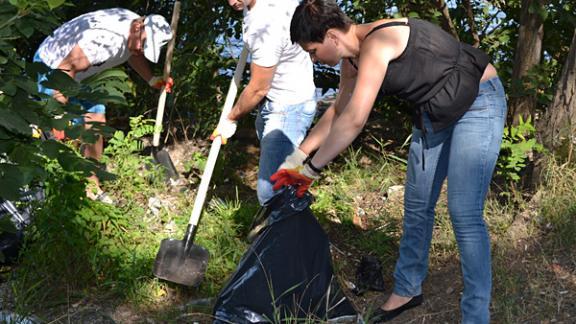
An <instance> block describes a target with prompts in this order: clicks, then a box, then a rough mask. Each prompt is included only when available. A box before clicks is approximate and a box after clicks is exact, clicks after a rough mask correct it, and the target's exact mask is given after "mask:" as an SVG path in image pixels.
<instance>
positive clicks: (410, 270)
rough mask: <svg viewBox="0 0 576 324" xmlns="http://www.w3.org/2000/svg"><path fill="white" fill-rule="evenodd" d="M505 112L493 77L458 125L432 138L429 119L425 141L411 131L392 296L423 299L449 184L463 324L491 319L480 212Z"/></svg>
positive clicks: (485, 241)
mask: <svg viewBox="0 0 576 324" xmlns="http://www.w3.org/2000/svg"><path fill="white" fill-rule="evenodd" d="M506 110H507V108H506V97H505V94H504V88H503V87H502V83H501V82H500V79H499V78H493V79H491V80H488V81H485V82H483V83H482V84H481V85H480V91H479V94H478V97H477V98H476V101H475V102H474V103H473V105H472V107H471V108H470V110H469V111H468V112H466V114H464V116H462V117H461V118H460V119H459V120H458V121H457V122H456V123H455V124H453V125H452V126H450V127H448V128H445V129H442V130H440V131H436V132H434V130H433V129H432V127H431V123H430V120H429V119H428V117H427V116H425V117H424V125H425V127H426V134H424V136H425V139H423V133H422V131H421V130H419V129H417V128H414V129H413V132H412V143H411V145H410V153H409V158H408V170H407V179H406V189H405V194H404V225H403V226H404V227H403V236H402V239H401V241H400V256H399V258H398V261H397V263H396V269H395V271H394V278H395V287H394V292H395V293H396V294H397V295H400V296H406V297H410V296H416V295H419V294H421V292H422V282H423V280H424V278H425V277H426V273H427V271H428V250H429V248H430V241H431V239H432V229H433V226H434V208H435V205H436V202H437V200H438V196H439V194H440V190H441V187H442V183H443V182H444V179H446V178H447V181H448V188H447V189H448V211H449V213H450V220H451V222H452V227H453V229H454V233H455V235H456V241H457V243H458V249H459V251H460V262H461V268H462V276H463V281H464V293H463V295H462V299H461V305H460V306H461V311H462V323H475V324H478V323H488V322H489V320H490V312H489V306H490V294H491V289H492V273H491V259H490V238H489V235H488V230H487V228H486V224H485V223H484V218H483V212H484V201H485V198H486V193H487V191H488V187H489V185H490V180H491V178H492V173H493V171H494V167H495V165H496V161H497V159H498V154H499V152H500V144H501V142H502V133H503V129H504V123H505V119H506ZM422 150H423V151H422ZM422 153H424V166H425V168H424V169H423V167H422Z"/></svg>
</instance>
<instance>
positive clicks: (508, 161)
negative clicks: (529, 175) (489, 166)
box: [497, 117, 544, 182]
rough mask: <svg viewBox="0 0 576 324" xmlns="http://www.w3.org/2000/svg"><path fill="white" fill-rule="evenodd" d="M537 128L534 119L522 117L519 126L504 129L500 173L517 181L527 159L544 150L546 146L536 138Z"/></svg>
mask: <svg viewBox="0 0 576 324" xmlns="http://www.w3.org/2000/svg"><path fill="white" fill-rule="evenodd" d="M535 133H536V128H534V126H533V125H532V119H531V118H528V120H526V121H524V120H523V118H522V117H520V121H519V123H518V126H508V127H505V129H504V136H503V138H502V146H501V152H500V157H499V159H498V164H497V165H498V171H497V174H498V175H502V176H504V178H505V179H507V180H509V181H512V182H517V181H518V180H520V172H521V171H522V169H524V168H525V167H526V165H527V161H526V160H527V159H528V158H529V157H530V156H531V154H532V153H533V152H542V150H543V149H544V147H543V146H542V144H540V143H538V142H537V141H536V138H535Z"/></svg>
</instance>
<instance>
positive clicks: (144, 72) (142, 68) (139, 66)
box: [128, 55, 152, 82]
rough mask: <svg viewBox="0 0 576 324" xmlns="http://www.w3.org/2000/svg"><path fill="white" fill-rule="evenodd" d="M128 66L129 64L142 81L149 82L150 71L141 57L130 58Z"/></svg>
mask: <svg viewBox="0 0 576 324" xmlns="http://www.w3.org/2000/svg"><path fill="white" fill-rule="evenodd" d="M128 64H130V66H131V67H132V68H133V69H134V71H136V73H138V75H139V76H140V77H141V78H142V79H143V80H144V81H146V82H148V81H150V79H151V78H152V71H151V70H150V66H149V65H148V62H147V61H146V59H145V58H144V56H143V55H138V56H130V58H129V59H128Z"/></svg>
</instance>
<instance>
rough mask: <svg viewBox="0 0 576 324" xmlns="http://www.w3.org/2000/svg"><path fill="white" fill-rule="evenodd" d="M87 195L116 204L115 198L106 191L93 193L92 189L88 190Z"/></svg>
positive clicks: (106, 202)
mask: <svg viewBox="0 0 576 324" xmlns="http://www.w3.org/2000/svg"><path fill="white" fill-rule="evenodd" d="M86 196H87V197H88V198H90V199H92V200H94V201H99V202H102V203H105V204H108V205H114V204H115V202H114V200H113V199H112V198H111V197H110V196H109V195H108V194H107V193H106V192H104V191H100V193H99V194H95V193H92V192H91V191H87V192H86Z"/></svg>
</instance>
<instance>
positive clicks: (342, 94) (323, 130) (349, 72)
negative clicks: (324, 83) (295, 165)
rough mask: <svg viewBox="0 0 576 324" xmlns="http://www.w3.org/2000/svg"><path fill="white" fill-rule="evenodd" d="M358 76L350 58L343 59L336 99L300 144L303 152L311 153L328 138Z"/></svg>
mask: <svg viewBox="0 0 576 324" xmlns="http://www.w3.org/2000/svg"><path fill="white" fill-rule="evenodd" d="M356 76H357V72H356V69H355V68H354V67H352V65H351V64H350V62H348V60H343V61H342V68H341V71H340V85H339V87H338V88H339V89H338V95H337V96H336V100H335V101H334V103H333V104H332V105H330V107H328V109H327V110H326V112H324V114H323V115H322V117H321V118H320V120H319V121H318V122H317V123H316V125H315V126H314V127H313V128H312V130H311V131H310V134H308V136H307V137H306V139H305V140H304V141H303V142H302V144H300V150H301V151H302V152H304V153H306V154H310V153H311V152H313V151H314V150H316V149H317V148H318V147H320V145H321V144H322V143H323V142H324V140H326V138H327V137H328V134H330V129H331V127H332V125H333V123H334V122H335V121H336V120H337V119H338V116H340V114H341V113H342V111H343V110H344V108H345V107H346V105H347V104H348V101H349V100H350V96H351V94H352V90H353V89H354V84H355V83H356Z"/></svg>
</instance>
